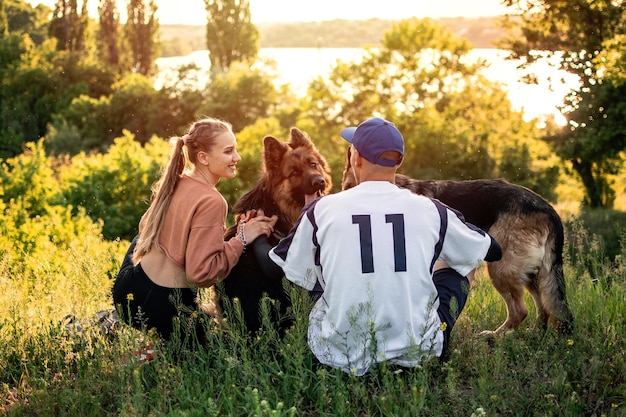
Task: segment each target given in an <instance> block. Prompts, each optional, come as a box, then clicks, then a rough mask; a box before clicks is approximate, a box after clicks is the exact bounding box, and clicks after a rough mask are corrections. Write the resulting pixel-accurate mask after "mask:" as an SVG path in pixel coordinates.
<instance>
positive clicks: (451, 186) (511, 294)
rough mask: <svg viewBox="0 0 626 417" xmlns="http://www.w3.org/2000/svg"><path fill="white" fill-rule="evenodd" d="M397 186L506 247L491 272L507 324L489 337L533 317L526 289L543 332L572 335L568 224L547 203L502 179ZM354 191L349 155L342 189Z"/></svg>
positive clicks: (407, 181) (399, 180)
mask: <svg viewBox="0 0 626 417" xmlns="http://www.w3.org/2000/svg"><path fill="white" fill-rule="evenodd" d="M348 152H349V150H348ZM396 184H397V185H398V186H399V187H402V188H407V189H409V190H411V191H412V192H414V193H416V194H422V195H424V196H426V197H430V198H435V199H437V200H439V201H441V202H442V203H444V204H446V205H448V206H450V207H452V208H454V209H456V210H457V211H459V212H461V213H462V214H463V217H464V218H465V220H466V221H467V222H469V223H472V224H473V225H475V226H478V227H480V228H481V229H483V230H485V231H486V232H488V233H489V234H490V235H491V236H493V237H494V238H495V239H496V240H497V241H498V243H499V244H500V246H501V247H502V259H501V260H500V261H498V262H489V263H488V265H487V268H488V271H489V277H490V278H491V281H492V283H493V286H494V287H495V288H496V290H497V291H498V292H499V293H500V295H501V296H502V297H503V298H504V301H505V303H506V308H507V318H506V321H505V322H504V323H503V324H502V325H500V326H499V327H498V328H497V329H496V330H495V332H491V331H485V332H484V333H487V334H488V333H500V332H503V331H507V330H510V329H515V328H517V327H518V326H519V325H520V324H522V322H523V321H524V319H525V318H526V316H527V315H528V309H527V307H526V303H525V301H524V288H526V289H527V290H528V292H529V293H530V295H531V296H532V298H533V300H534V302H535V306H536V310H537V316H538V318H539V319H540V321H541V323H542V324H543V326H544V327H545V326H546V325H547V324H548V322H550V323H552V325H554V327H555V328H556V329H557V330H559V331H560V332H562V333H569V332H571V330H572V326H573V317H572V313H571V312H570V310H569V307H568V304H567V300H566V297H565V279H564V276H563V244H564V235H563V224H562V222H561V219H560V217H559V215H558V214H557V213H556V211H555V210H554V208H553V207H552V206H551V205H550V203H548V202H547V201H546V200H545V199H544V198H543V197H541V196H540V195H538V194H537V193H535V192H533V191H531V190H529V189H527V188H524V187H522V186H519V185H515V184H511V183H509V182H507V181H505V180H502V179H496V180H489V179H481V180H469V181H445V180H441V181H435V180H416V179H412V178H409V177H407V176H404V175H399V174H398V175H396ZM355 185H356V181H355V178H354V173H353V171H352V169H351V167H350V157H349V155H348V157H347V162H346V166H345V169H344V172H343V178H342V189H344V190H345V189H348V188H351V187H353V186H355Z"/></svg>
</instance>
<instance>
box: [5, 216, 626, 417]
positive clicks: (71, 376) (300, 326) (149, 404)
mask: <svg viewBox="0 0 626 417" xmlns="http://www.w3.org/2000/svg"><path fill="white" fill-rule="evenodd" d="M572 227H574V228H577V229H576V230H573V231H572V233H573V234H570V235H575V236H579V237H580V239H573V240H572V245H569V246H568V247H567V248H566V251H565V253H566V268H565V274H566V280H567V294H568V300H569V304H570V307H571V309H572V311H573V314H574V316H575V319H576V326H575V329H574V332H573V334H572V335H570V336H561V335H558V334H556V333H555V332H554V331H552V330H551V329H548V330H543V329H541V327H540V326H538V323H537V321H536V319H535V317H534V307H533V306H532V301H531V299H530V297H527V304H528V305H529V307H530V310H531V314H530V315H529V318H528V319H527V320H526V321H525V322H524V324H523V326H522V327H521V328H519V329H517V330H515V331H511V332H509V333H507V334H505V335H502V336H499V337H497V338H495V339H487V338H484V337H481V336H480V335H479V333H480V332H481V331H482V330H485V329H490V330H493V329H495V328H496V327H497V326H498V325H499V324H500V323H501V322H502V321H503V320H504V318H505V315H506V312H505V307H504V302H503V301H502V299H501V297H500V296H499V295H498V294H497V293H496V292H495V290H494V289H493V287H492V286H491V283H490V282H489V279H488V278H487V277H485V276H482V275H480V274H479V276H478V278H477V281H476V283H475V285H474V286H473V288H472V291H471V293H470V298H469V300H468V304H467V306H466V309H465V310H464V311H463V313H462V315H461V317H460V319H459V321H458V323H457V326H456V327H455V331H454V333H453V339H452V341H451V355H450V358H449V360H448V361H447V362H445V363H442V362H440V361H438V360H433V361H430V362H427V363H424V364H423V366H421V367H418V368H416V369H413V370H410V371H408V370H402V369H397V368H392V367H388V366H386V365H382V366H380V367H378V368H376V369H374V370H373V371H371V372H370V373H368V374H367V375H365V376H363V377H355V376H351V375H347V374H344V373H342V372H341V371H337V370H333V369H330V368H327V367H324V366H320V365H316V364H315V362H314V360H313V358H312V356H311V353H310V351H309V349H308V347H307V344H306V326H307V319H306V317H307V312H308V309H309V308H310V304H309V302H308V301H307V298H306V297H304V294H303V293H302V292H300V291H298V290H294V291H293V297H294V309H295V315H296V317H297V320H296V323H295V326H294V327H293V328H292V329H291V330H290V331H288V332H287V334H286V335H285V336H284V337H283V338H279V337H278V336H277V334H276V332H275V331H274V329H273V328H271V326H268V327H266V329H265V330H264V332H263V333H262V334H260V335H259V336H257V337H254V338H252V339H248V338H246V337H244V336H243V332H242V331H241V328H240V326H238V325H237V320H232V321H231V322H230V323H225V322H224V323H221V324H220V325H219V326H217V325H215V324H214V323H213V322H210V321H207V322H206V324H207V326H209V327H210V328H211V331H212V333H213V335H212V337H211V338H210V339H209V341H208V343H206V344H204V345H202V346H199V347H198V348H197V349H196V350H194V351H186V350H183V351H181V350H180V349H178V348H177V346H176V345H175V344H163V343H159V342H158V340H157V339H156V338H154V337H153V336H152V335H150V334H146V333H143V332H139V331H136V330H133V329H130V328H127V327H124V326H122V327H120V328H118V329H117V330H116V331H115V332H114V334H105V333H103V332H102V331H101V329H100V326H99V325H98V323H92V322H91V321H92V320H91V319H92V318H93V317H94V314H95V313H96V312H97V311H99V310H102V309H108V308H111V307H112V301H111V297H110V288H111V285H112V279H113V276H114V273H115V271H116V268H117V266H118V265H119V262H121V259H122V257H123V254H124V252H125V249H126V245H127V244H128V242H107V241H103V240H100V239H99V238H98V237H97V236H95V235H93V234H91V233H89V234H88V235H87V236H85V237H84V238H83V239H80V240H79V241H75V242H72V243H71V244H69V245H64V246H63V247H59V248H55V247H50V249H48V253H46V254H44V255H41V254H39V255H38V256H37V257H32V256H30V255H25V254H24V253H22V254H20V253H14V252H13V251H11V249H10V247H9V246H8V245H4V246H2V245H0V249H2V253H3V256H2V260H1V261H0V284H1V287H0V288H1V289H2V293H1V294H0V414H6V415H9V416H161V415H171V416H422V415H423V416H535V415H537V416H618V415H625V414H626V412H625V409H626V404H625V403H624V401H625V397H626V342H625V340H624V337H625V335H626V319H625V317H626V302H625V300H626V266H625V265H624V263H623V262H622V261H621V260H620V259H622V256H623V252H624V251H623V249H622V255H619V256H618V257H617V261H614V260H609V259H608V258H607V257H606V256H604V254H603V253H602V250H601V248H596V249H594V248H593V245H590V242H593V240H594V235H593V233H592V231H589V230H586V229H584V227H583V226H582V225H581V224H574V223H573V224H572ZM574 232H575V233H574ZM585 236H586V237H585ZM5 243H6V242H5ZM590 248H591V249H590ZM622 248H623V245H622ZM574 255H575V256H574ZM270 308H272V306H271V305H269V303H268V304H267V305H265V309H266V314H265V315H266V316H268V314H267V310H269V309H270ZM70 313H71V314H73V315H74V316H76V317H78V318H80V319H82V326H83V328H82V330H81V331H71V330H69V329H68V328H67V327H66V324H67V322H66V321H64V317H65V316H66V315H67V314H70ZM70 327H71V326H70ZM147 345H152V347H153V348H154V349H156V350H158V354H157V355H156V357H155V359H154V360H152V361H150V362H140V361H138V360H137V358H136V356H137V354H138V352H140V351H141V350H142V349H143V348H144V347H146V346H147Z"/></svg>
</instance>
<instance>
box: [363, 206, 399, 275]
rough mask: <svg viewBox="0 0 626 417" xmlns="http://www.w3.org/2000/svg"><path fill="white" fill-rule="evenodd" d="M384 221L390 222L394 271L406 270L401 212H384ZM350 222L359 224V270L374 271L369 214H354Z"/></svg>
mask: <svg viewBox="0 0 626 417" xmlns="http://www.w3.org/2000/svg"><path fill="white" fill-rule="evenodd" d="M385 222H386V223H391V233H392V237H393V254H394V256H393V258H394V267H395V271H396V272H405V271H406V240H405V232H404V215H403V214H386V215H385ZM352 224H356V225H358V226H359V241H360V243H361V272H363V273H364V274H368V273H372V272H374V250H373V245H372V218H371V216H370V215H369V214H355V215H353V216H352Z"/></svg>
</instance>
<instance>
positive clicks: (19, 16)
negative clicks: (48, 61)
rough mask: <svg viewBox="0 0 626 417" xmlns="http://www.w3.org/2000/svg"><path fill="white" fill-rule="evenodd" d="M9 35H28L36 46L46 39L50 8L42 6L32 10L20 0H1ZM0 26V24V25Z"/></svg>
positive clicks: (0, 34)
mask: <svg viewBox="0 0 626 417" xmlns="http://www.w3.org/2000/svg"><path fill="white" fill-rule="evenodd" d="M0 3H2V4H3V5H4V12H5V16H6V25H7V27H6V28H7V29H8V32H9V33H16V34H28V36H30V38H31V39H32V40H33V42H34V43H35V44H36V45H41V44H42V43H43V42H44V41H45V40H46V39H48V25H49V23H50V18H49V15H50V13H51V12H52V11H51V10H50V8H48V7H47V6H44V5H43V4H40V5H38V6H37V7H35V8H33V7H32V6H31V5H30V4H29V3H27V2H25V1H22V0H2V1H0ZM0 26H2V24H1V23H0ZM1 32H2V30H1V29H0V36H2V33H1Z"/></svg>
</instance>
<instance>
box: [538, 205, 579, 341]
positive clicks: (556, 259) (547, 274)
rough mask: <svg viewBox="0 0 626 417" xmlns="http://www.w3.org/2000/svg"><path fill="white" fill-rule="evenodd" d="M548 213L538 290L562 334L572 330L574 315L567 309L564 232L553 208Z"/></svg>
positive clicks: (551, 319)
mask: <svg viewBox="0 0 626 417" xmlns="http://www.w3.org/2000/svg"><path fill="white" fill-rule="evenodd" d="M550 208H551V210H549V212H548V213H546V214H547V215H548V219H549V223H550V226H549V228H550V231H549V234H548V241H547V245H546V246H547V247H546V251H545V254H544V258H543V265H542V266H541V268H540V270H539V290H540V293H541V301H542V304H543V307H544V309H545V310H546V312H547V313H548V315H549V319H550V321H551V322H552V324H553V325H554V327H555V328H556V329H557V330H558V331H559V332H561V333H563V334H569V333H571V332H572V330H573V326H574V317H573V315H572V312H571V311H570V309H569V305H568V303H567V298H566V295H565V293H566V290H565V276H564V274H563V246H564V241H565V238H564V233H563V223H562V222H561V218H560V217H559V215H558V214H557V213H556V211H555V210H554V208H552V207H551V206H550Z"/></svg>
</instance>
